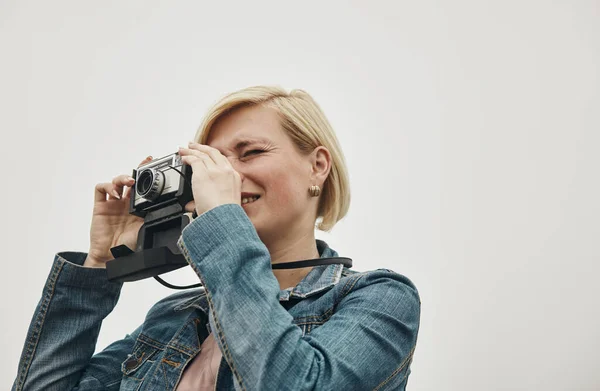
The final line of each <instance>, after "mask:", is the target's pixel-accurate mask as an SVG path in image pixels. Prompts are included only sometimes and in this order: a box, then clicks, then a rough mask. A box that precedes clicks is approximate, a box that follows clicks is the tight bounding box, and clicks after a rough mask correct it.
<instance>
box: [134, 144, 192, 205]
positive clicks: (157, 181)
mask: <svg viewBox="0 0 600 391" xmlns="http://www.w3.org/2000/svg"><path fill="white" fill-rule="evenodd" d="M132 176H133V178H134V179H135V187H134V189H132V191H133V193H132V195H131V205H130V210H129V213H131V214H134V215H136V216H140V217H144V216H145V215H146V214H147V213H148V211H152V210H156V209H158V208H162V207H163V206H164V205H165V204H172V203H175V202H177V203H178V204H179V205H181V206H185V203H187V202H189V201H191V200H192V197H191V188H190V187H191V186H188V184H189V183H190V180H191V167H190V166H187V165H185V166H184V165H183V163H182V162H181V156H180V155H179V153H174V154H171V155H168V156H165V157H162V158H159V159H154V160H152V161H151V162H149V163H146V164H144V165H143V166H140V167H138V168H137V170H135V169H134V170H133V175H132ZM188 190H189V191H188Z"/></svg>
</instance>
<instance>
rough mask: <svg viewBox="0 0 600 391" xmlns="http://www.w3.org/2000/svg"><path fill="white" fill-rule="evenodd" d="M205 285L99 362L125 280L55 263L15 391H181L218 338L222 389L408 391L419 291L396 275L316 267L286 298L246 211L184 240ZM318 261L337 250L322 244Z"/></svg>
mask: <svg viewBox="0 0 600 391" xmlns="http://www.w3.org/2000/svg"><path fill="white" fill-rule="evenodd" d="M177 244H178V246H179V248H180V249H181V250H182V252H183V254H184V256H185V257H186V259H187V261H188V262H189V264H190V265H191V267H192V268H193V270H194V271H195V272H196V273H197V274H198V276H199V278H200V280H201V282H202V285H203V288H200V289H193V290H188V291H184V292H178V293H175V294H173V295H171V296H168V297H166V298H165V299H163V300H161V301H159V302H158V303H156V304H155V305H154V306H153V307H152V308H151V309H150V311H149V312H148V314H147V316H146V319H145V321H144V322H143V324H142V325H141V326H139V327H138V328H137V329H136V330H134V331H133V332H131V333H130V334H127V335H126V336H125V338H123V339H122V340H119V341H116V342H114V343H112V344H111V345H109V346H108V347H106V349H104V350H103V351H102V352H99V353H97V354H95V355H94V350H95V346H96V341H97V338H98V334H99V332H100V327H101V324H102V320H103V319H104V318H105V317H106V316H107V315H108V314H109V313H110V312H111V311H112V310H113V308H114V307H115V305H116V304H117V301H118V299H119V294H120V290H121V287H122V284H121V283H115V282H109V281H108V280H107V278H106V270H105V269H95V268H86V267H82V266H81V265H82V264H83V261H84V260H85V258H86V255H87V254H85V253H78V252H62V253H58V254H57V255H56V257H55V259H54V263H53V265H52V269H51V271H50V275H49V277H48V279H47V282H46V285H45V287H44V290H43V293H42V298H41V299H40V301H39V304H38V306H37V308H36V310H35V313H34V315H33V319H32V321H31V324H30V327H29V330H28V333H27V338H26V341H25V345H24V348H23V352H22V354H21V359H20V362H19V366H18V372H17V377H16V379H15V382H14V384H13V388H12V389H13V390H174V389H175V388H176V386H177V384H178V382H179V379H180V378H181V375H182V373H183V371H184V369H185V368H186V365H187V364H189V363H190V361H191V360H192V359H193V358H194V357H195V356H196V355H198V354H199V353H200V346H201V345H202V342H203V341H204V339H205V338H206V337H207V335H208V334H209V333H210V332H212V333H213V335H214V337H215V340H216V341H217V344H218V346H219V349H220V350H221V352H222V354H223V358H222V361H221V364H220V367H219V370H218V373H217V382H216V386H215V389H217V390H404V389H405V388H406V382H407V378H408V375H409V373H410V364H411V362H412V357H413V353H414V350H415V345H416V340H417V332H418V328H419V317H420V299H419V295H418V293H417V290H416V288H415V286H414V285H413V284H412V283H411V282H410V280H408V279H407V278H406V277H404V276H402V275H399V274H397V273H395V272H393V271H390V270H385V269H378V270H374V271H368V272H360V273H359V272H356V271H352V270H349V269H347V268H344V267H343V265H341V264H334V265H323V266H316V267H314V268H313V269H312V270H311V271H310V273H309V274H308V275H306V277H305V278H304V279H303V280H302V281H301V282H300V283H298V285H296V286H295V287H293V288H288V289H284V290H281V289H280V287H279V283H278V281H277V279H276V278H275V276H274V275H273V273H272V271H271V262H270V255H269V252H268V250H267V248H266V247H265V245H264V244H263V243H262V242H261V241H260V239H259V237H258V235H257V233H256V230H255V229H254V227H253V225H252V223H251V222H250V220H249V219H248V217H247V216H246V214H245V212H244V211H243V209H242V208H241V207H240V206H239V205H234V204H229V205H222V206H219V207H217V208H214V209H212V210H210V211H208V212H206V213H204V214H202V215H200V216H199V217H198V218H196V219H195V220H194V221H192V222H191V223H190V224H189V225H187V226H186V227H185V228H184V230H183V231H182V235H181V237H180V239H179V241H178V243H177ZM317 244H318V249H319V252H320V254H321V257H334V256H337V253H336V252H335V251H333V250H332V249H330V248H329V247H328V246H327V245H326V244H325V243H324V242H322V241H317Z"/></svg>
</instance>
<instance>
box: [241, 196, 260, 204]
mask: <svg viewBox="0 0 600 391" xmlns="http://www.w3.org/2000/svg"><path fill="white" fill-rule="evenodd" d="M258 198H259V197H258V196H252V197H250V198H245V197H244V198H242V205H243V204H248V203H250V202H254V201H256V200H257V199H258Z"/></svg>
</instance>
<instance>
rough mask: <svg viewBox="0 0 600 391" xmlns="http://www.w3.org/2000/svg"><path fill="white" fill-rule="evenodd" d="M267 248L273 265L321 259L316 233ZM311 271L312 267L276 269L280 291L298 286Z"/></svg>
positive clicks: (274, 271)
mask: <svg viewBox="0 0 600 391" xmlns="http://www.w3.org/2000/svg"><path fill="white" fill-rule="evenodd" d="M282 239H285V238H282ZM267 248H268V249H269V253H270V254H271V263H272V264H277V263H283V262H294V261H302V260H305V259H314V258H319V251H318V249H317V244H316V241H315V235H314V232H310V233H308V234H306V235H303V236H296V237H294V238H293V239H289V240H285V241H284V240H278V241H277V243H269V244H267ZM311 270H312V267H304V268H300V269H276V270H273V274H274V275H275V278H277V281H279V287H280V289H286V288H289V287H293V286H296V285H297V284H298V283H299V282H300V281H302V279H303V278H304V277H305V276H306V275H307V274H308V273H309V272H310V271H311Z"/></svg>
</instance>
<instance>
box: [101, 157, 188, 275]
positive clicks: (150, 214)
mask: <svg viewBox="0 0 600 391" xmlns="http://www.w3.org/2000/svg"><path fill="white" fill-rule="evenodd" d="M132 177H133V178H134V179H135V185H134V188H133V189H131V202H130V205H129V213H131V214H134V215H136V216H139V217H143V218H144V224H143V225H142V227H141V228H140V230H139V233H138V240H137V245H136V248H135V249H130V248H128V247H127V246H125V245H120V246H116V247H113V248H111V249H110V251H111V253H112V255H113V256H114V257H115V259H114V260H111V261H108V262H107V264H106V271H107V274H108V279H109V280H110V281H120V282H125V281H136V280H140V279H143V278H148V277H155V278H157V277H156V276H158V275H159V274H162V273H166V272H169V271H171V270H175V269H178V268H180V267H183V266H187V261H186V260H185V258H184V257H183V255H182V254H181V251H180V250H179V248H178V247H177V240H178V239H179V237H180V236H181V231H182V230H183V228H185V226H186V225H188V224H189V223H190V218H189V216H187V215H186V214H185V209H184V208H185V205H186V204H187V203H188V202H190V201H192V200H193V194H192V186H191V178H192V167H191V166H189V165H184V164H183V163H182V161H181V156H180V155H179V153H174V154H171V155H167V156H164V157H161V158H158V159H154V160H152V161H151V162H149V163H146V164H144V165H143V166H140V167H138V168H137V169H134V170H133V174H132ZM157 279H158V278H157ZM158 280H159V281H160V279H158Z"/></svg>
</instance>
